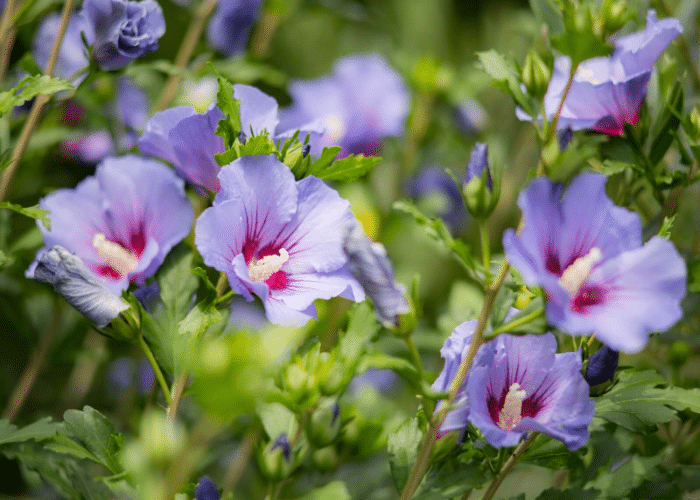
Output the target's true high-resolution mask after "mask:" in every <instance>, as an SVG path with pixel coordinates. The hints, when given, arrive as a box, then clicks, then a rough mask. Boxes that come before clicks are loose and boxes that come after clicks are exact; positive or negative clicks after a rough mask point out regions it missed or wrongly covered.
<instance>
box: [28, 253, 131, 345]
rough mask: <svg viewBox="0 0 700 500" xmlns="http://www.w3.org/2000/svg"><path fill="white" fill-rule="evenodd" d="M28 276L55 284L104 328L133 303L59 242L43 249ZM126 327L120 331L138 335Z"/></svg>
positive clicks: (67, 298)
mask: <svg viewBox="0 0 700 500" xmlns="http://www.w3.org/2000/svg"><path fill="white" fill-rule="evenodd" d="M26 276H27V277H28V278H34V279H36V280H37V281H41V282H42V283H47V284H49V285H52V286H53V288H54V290H55V291H56V292H57V293H58V294H59V295H61V296H62V297H63V298H64V299H66V301H67V302H68V303H69V304H70V305H72V306H73V307H75V308H76V309H77V310H78V311H79V312H81V313H82V314H84V315H85V316H86V317H87V318H88V319H89V320H90V321H92V322H93V323H95V325H97V326H98V327H100V328H104V327H105V326H107V325H109V324H110V323H111V322H113V320H115V319H116V318H117V317H118V316H119V315H120V313H122V312H124V311H126V310H127V309H129V304H127V303H126V302H124V301H123V300H122V299H121V298H119V297H117V296H116V295H115V294H114V293H112V292H110V291H109V290H108V289H107V287H105V286H104V284H103V283H102V282H101V281H100V280H99V278H97V276H95V275H94V274H93V273H92V271H90V269H88V267H87V266H86V265H85V263H83V261H82V260H80V258H79V257H77V256H75V255H73V254H72V253H70V252H69V251H68V250H66V249H65V248H63V247H61V246H58V245H55V246H53V247H51V249H50V250H48V251H44V252H43V253H41V254H40V255H39V256H38V257H37V260H36V261H35V262H34V264H32V266H31V267H30V268H29V269H28V270H27V272H26ZM122 326H124V325H122ZM122 330H123V331H120V332H119V333H120V335H127V339H132V338H133V337H134V336H135V334H134V333H133V332H130V331H129V330H130V329H129V328H124V329H122Z"/></svg>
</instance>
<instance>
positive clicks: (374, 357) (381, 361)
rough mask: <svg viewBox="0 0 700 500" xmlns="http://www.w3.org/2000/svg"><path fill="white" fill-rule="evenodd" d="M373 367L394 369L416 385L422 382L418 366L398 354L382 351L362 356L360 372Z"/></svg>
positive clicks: (412, 384) (358, 369) (411, 383)
mask: <svg viewBox="0 0 700 500" xmlns="http://www.w3.org/2000/svg"><path fill="white" fill-rule="evenodd" d="M372 368H376V369H379V370H392V371H394V372H395V373H396V374H397V375H399V376H400V377H401V378H402V379H404V380H405V381H406V382H408V383H409V384H410V385H411V386H416V384H419V383H420V375H419V374H418V371H417V370H416V367H415V366H414V365H413V363H411V362H410V361H408V360H406V359H403V358H397V357H396V356H390V355H388V354H384V353H380V352H376V353H372V354H366V355H365V356H363V357H362V360H361V361H360V365H359V366H358V367H357V371H358V372H359V373H364V372H366V371H367V370H370V369H372Z"/></svg>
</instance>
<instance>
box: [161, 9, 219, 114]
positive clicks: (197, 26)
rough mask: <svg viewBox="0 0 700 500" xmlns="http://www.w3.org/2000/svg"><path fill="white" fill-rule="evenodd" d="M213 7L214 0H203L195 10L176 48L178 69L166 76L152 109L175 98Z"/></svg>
mask: <svg viewBox="0 0 700 500" xmlns="http://www.w3.org/2000/svg"><path fill="white" fill-rule="evenodd" d="M214 7H216V0H205V1H204V3H202V4H201V5H200V6H199V8H198V9H197V11H196V12H195V14H194V17H193V18H192V22H190V25H189V27H188V28H187V33H186V34H185V38H184V39H183V40H182V45H180V50H178V52H177V55H176V56H175V66H176V67H177V68H178V69H179V70H180V71H178V72H177V73H174V74H172V75H170V77H168V81H167V82H166V83H165V87H164V88H163V92H162V93H161V94H160V99H159V100H158V104H156V107H155V109H154V111H160V110H163V109H165V108H167V107H168V105H170V103H171V101H172V100H173V99H174V98H175V95H176V94H177V91H178V88H179V87H180V82H181V81H182V74H183V72H184V70H185V66H187V63H189V62H190V58H191V57H192V53H193V52H194V48H195V47H196V45H197V42H198V41H199V37H200V36H202V31H204V24H205V23H206V22H207V19H209V16H211V14H212V12H214Z"/></svg>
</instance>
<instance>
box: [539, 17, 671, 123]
mask: <svg viewBox="0 0 700 500" xmlns="http://www.w3.org/2000/svg"><path fill="white" fill-rule="evenodd" d="M682 32H683V28H681V25H680V23H679V22H678V20H677V19H673V18H667V19H662V20H660V21H657V19H656V12H655V11H653V10H650V11H649V12H648V13H647V27H646V30H645V31H640V32H637V33H632V34H631V35H627V36H623V37H620V38H618V39H617V40H616V41H615V49H614V51H613V53H612V54H611V55H610V56H609V57H595V58H593V59H588V60H586V61H583V62H582V63H581V64H579V66H578V68H577V69H576V74H575V76H574V80H573V83H572V85H571V89H570V90H569V93H568V95H567V96H566V101H565V102H564V106H563V107H562V111H561V115H560V117H559V121H558V122H557V128H558V129H563V128H566V127H570V128H571V129H572V130H581V129H591V130H595V131H597V132H601V133H604V134H608V135H615V136H618V135H621V134H622V130H623V127H624V124H625V123H628V122H629V123H631V124H632V125H636V124H637V118H638V116H639V108H640V107H641V105H642V102H643V101H644V98H645V97H646V94H647V84H648V83H649V78H650V76H651V71H652V69H653V68H654V63H655V62H656V60H657V59H658V58H659V56H660V55H661V53H662V52H663V51H664V50H665V49H666V47H667V46H668V45H669V44H670V43H671V42H672V41H673V39H674V38H676V37H677V36H678V35H679V34H680V33H682ZM570 71H571V59H569V58H568V57H566V56H564V57H558V58H557V59H556V60H555V61H554V74H553V76H552V80H551V81H550V82H549V88H548V89H547V94H546V95H545V97H544V108H545V113H546V115H547V118H548V119H551V118H552V117H553V116H554V114H555V113H556V111H557V109H558V107H559V103H560V102H561V98H562V95H563V93H564V89H565V88H566V84H567V81H568V80H569V75H570Z"/></svg>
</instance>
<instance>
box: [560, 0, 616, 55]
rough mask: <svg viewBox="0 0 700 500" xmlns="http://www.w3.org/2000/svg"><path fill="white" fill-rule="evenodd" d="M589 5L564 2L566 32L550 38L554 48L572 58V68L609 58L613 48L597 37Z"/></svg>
mask: <svg viewBox="0 0 700 500" xmlns="http://www.w3.org/2000/svg"><path fill="white" fill-rule="evenodd" d="M590 8H591V6H590V5H589V4H588V3H581V4H580V3H578V2H572V1H569V2H564V10H563V13H564V32H563V33H561V34H559V35H556V36H553V37H551V38H550V40H551V44H552V47H553V48H555V49H557V50H558V51H559V52H561V53H562V54H564V55H567V56H569V57H570V58H571V68H572V69H573V68H576V66H578V64H579V63H580V62H581V61H585V60H586V59H591V58H593V57H599V56H607V55H608V54H610V52H612V47H611V46H610V45H608V44H607V43H605V40H603V38H602V37H599V36H596V34H595V33H594V30H593V26H592V25H591V12H590V10H589V9H590Z"/></svg>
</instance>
